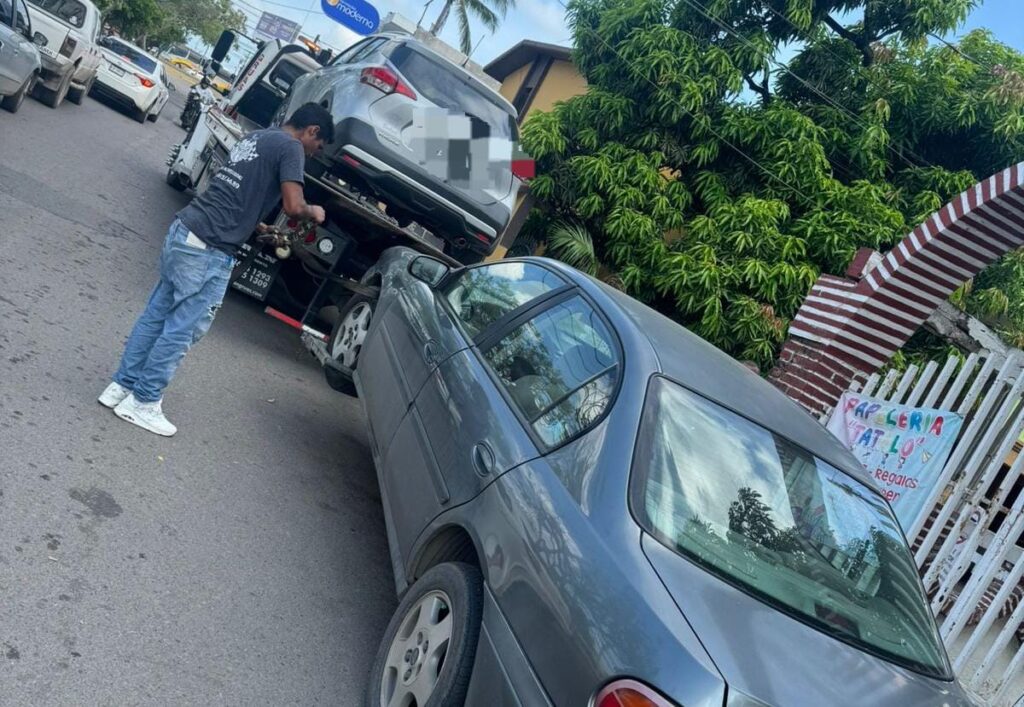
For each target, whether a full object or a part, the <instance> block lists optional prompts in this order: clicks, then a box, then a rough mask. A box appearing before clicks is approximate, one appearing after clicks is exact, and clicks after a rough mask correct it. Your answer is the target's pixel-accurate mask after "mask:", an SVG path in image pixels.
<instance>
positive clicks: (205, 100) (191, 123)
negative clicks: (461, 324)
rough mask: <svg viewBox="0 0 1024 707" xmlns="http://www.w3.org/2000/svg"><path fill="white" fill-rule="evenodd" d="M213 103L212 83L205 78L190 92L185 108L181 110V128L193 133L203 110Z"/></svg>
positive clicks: (179, 120)
mask: <svg viewBox="0 0 1024 707" xmlns="http://www.w3.org/2000/svg"><path fill="white" fill-rule="evenodd" d="M213 103H214V97H213V94H212V92H211V90H210V82H209V81H208V80H207V79H205V78H204V79H203V80H202V81H200V82H199V83H197V84H195V85H194V86H193V87H192V88H190V89H189V91H188V97H187V98H186V99H185V107H184V108H182V109H181V116H180V118H179V119H178V122H180V123H181V127H182V128H184V129H185V130H186V131H187V132H189V133H191V132H192V129H193V128H194V127H195V125H196V123H197V122H199V116H200V115H201V114H202V111H203V108H205V107H209V106H211V105H213Z"/></svg>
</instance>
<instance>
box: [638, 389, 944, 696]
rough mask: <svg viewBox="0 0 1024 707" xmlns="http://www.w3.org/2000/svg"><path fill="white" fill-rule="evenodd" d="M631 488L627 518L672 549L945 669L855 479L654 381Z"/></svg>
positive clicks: (801, 615)
mask: <svg viewBox="0 0 1024 707" xmlns="http://www.w3.org/2000/svg"><path fill="white" fill-rule="evenodd" d="M630 484H631V496H630V499H631V506H632V508H633V512H634V515H635V516H636V518H637V520H638V521H639V522H640V524H641V525H642V526H643V527H644V528H645V530H647V531H648V532H649V533H651V535H653V536H654V537H655V538H657V540H658V541H659V542H661V543H662V544H663V545H665V546H666V547H668V548H669V549H671V550H674V551H675V552H676V553H677V554H679V555H681V556H682V557H684V558H686V559H687V560H689V561H691V562H694V563H696V564H697V565H700V566H701V567H702V568H703V569H705V570H706V571H708V572H710V573H712V574H714V575H717V576H718V577H719V578H721V579H723V580H725V581H726V582H729V583H730V584H732V585H733V586H735V587H736V588H737V589H740V590H741V591H744V592H746V593H747V594H750V595H751V596H753V597H755V598H757V599H759V600H761V601H763V602H765V603H767V604H770V605H772V606H774V607H776V608H777V609H779V610H781V611H784V612H785V613H787V614H789V615H791V616H793V617H794V618H796V619H798V620H800V621H802V622H804V623H806V624H808V625H810V626H812V627H813V628H815V629H817V630H819V631H821V632H822V633H826V634H828V635H830V636H833V637H835V638H836V639H838V640H840V641H843V642H845V643H849V644H850V645H853V646H855V647H857V648H860V649H861V650H863V651H866V652H869V653H872V654H874V655H877V656H879V657H881V658H884V659H886V660H889V661H891V662H893V663H896V664H897V665H902V666H904V667H907V668H910V669H911V670H915V671H917V672H920V673H923V674H926V675H930V676H934V677H938V678H942V679H949V678H950V670H949V664H948V661H947V659H946V653H945V650H944V649H943V647H942V642H941V641H940V639H939V636H938V632H937V631H936V628H935V621H934V619H933V618H932V614H931V610H930V609H929V607H928V603H927V600H926V598H925V595H924V591H923V589H922V587H921V582H920V580H919V579H918V575H917V567H916V566H915V564H914V559H913V557H912V556H911V554H910V549H909V548H908V547H907V543H906V540H904V537H903V532H902V531H901V530H900V527H899V525H898V524H897V522H896V519H895V517H894V516H893V514H892V510H891V509H890V508H889V507H888V506H887V505H886V503H885V501H883V500H882V498H881V497H880V496H879V495H878V494H877V493H876V492H875V491H873V490H871V489H869V488H867V487H866V486H865V485H863V484H861V483H860V482H858V481H857V480H856V479H854V478H852V477H851V476H848V475H847V474H844V473H843V472H841V471H840V470H838V469H836V468H835V467H832V466H830V465H829V464H827V463H825V462H824V461H822V460H820V459H817V458H816V457H814V456H812V455H811V454H809V453H808V452H806V451H804V450H803V449H801V448H800V447H797V446H796V445H794V444H792V443H791V442H789V441H788V440H786V439H783V438H782V437H779V436H778V435H775V434H774V433H772V432H770V431H769V430H767V429H765V428H763V427H761V426H759V425H757V424H755V423H753V422H751V421H750V420H747V419H746V418H744V417H741V416H740V415H737V414H736V413H734V412H731V411H730V410H727V409H725V408H723V407H721V406H719V405H717V404H715V403H713V402H711V401H710V400H707V399H706V398H703V397H701V396H700V395H697V394H696V393H694V392H692V391H690V390H688V389H686V388H684V387H682V386H680V385H678V384H676V383H673V382H672V381H669V380H667V379H665V378H660V377H659V378H655V379H654V381H653V382H652V384H651V388H650V391H649V392H648V404H647V409H646V410H645V412H644V415H643V420H642V422H641V426H640V437H639V441H638V447H637V451H636V456H635V461H634V467H633V474H632V478H631V481H630Z"/></svg>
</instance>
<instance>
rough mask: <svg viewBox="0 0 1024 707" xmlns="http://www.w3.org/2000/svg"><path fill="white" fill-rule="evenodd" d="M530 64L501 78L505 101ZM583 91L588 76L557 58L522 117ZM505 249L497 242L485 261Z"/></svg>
mask: <svg viewBox="0 0 1024 707" xmlns="http://www.w3.org/2000/svg"><path fill="white" fill-rule="evenodd" d="M530 66H531V65H530V64H526V65H525V66H521V67H519V68H518V69H516V70H515V71H514V72H513V73H511V74H509V75H508V77H507V78H506V79H505V80H504V81H503V82H502V84H501V90H500V93H501V95H502V96H504V97H505V98H506V99H507V100H508V101H510V102H511V101H512V100H513V99H514V98H515V96H516V92H517V91H519V87H520V86H521V85H522V84H523V81H525V80H526V74H527V73H528V72H529V70H530ZM586 92H587V80H586V79H584V78H583V76H581V75H580V73H579V71H577V70H576V66H575V65H574V64H573V63H572V62H570V61H556V62H554V63H553V64H552V65H551V68H550V69H548V72H547V74H546V75H545V77H544V81H543V82H541V85H540V86H539V87H538V89H537V93H536V95H534V97H533V102H532V103H531V104H530V107H529V109H528V110H527V111H526V118H525V119H524V120H528V119H529V117H530V116H531V115H532V114H533V113H535V112H536V111H539V110H542V111H548V110H551V109H552V108H554V107H555V103H557V102H558V101H564V100H568V99H569V98H572V97H573V96H579V95H581V94H584V93H586ZM525 196H526V192H525V190H524V191H520V192H519V196H518V197H517V198H516V207H515V209H513V214H515V212H516V211H518V210H519V208H520V207H521V206H522V204H523V200H524V198H525ZM507 252H508V248H507V247H506V246H505V245H504V244H502V245H499V246H498V247H497V248H495V250H494V253H492V254H491V255H490V257H488V258H487V261H488V262H493V261H495V260H501V259H502V258H504V257H505V253H507Z"/></svg>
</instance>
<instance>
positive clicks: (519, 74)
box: [498, 64, 530, 103]
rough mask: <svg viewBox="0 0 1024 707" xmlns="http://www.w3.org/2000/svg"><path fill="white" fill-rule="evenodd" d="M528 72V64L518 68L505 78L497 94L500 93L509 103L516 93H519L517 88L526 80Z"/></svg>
mask: <svg viewBox="0 0 1024 707" xmlns="http://www.w3.org/2000/svg"><path fill="white" fill-rule="evenodd" d="M529 71H530V64H524V65H523V66H520V67H519V68H518V69H516V70H515V71H513V72H512V73H511V74H509V75H508V76H506V77H505V80H504V81H502V82H501V88H500V89H498V93H500V94H501V95H502V97H503V98H504V99H505V100H506V101H508V102H509V103H511V102H512V101H513V100H515V97H516V92H517V91H519V87H520V86H522V85H523V81H525V80H526V74H527V73H529Z"/></svg>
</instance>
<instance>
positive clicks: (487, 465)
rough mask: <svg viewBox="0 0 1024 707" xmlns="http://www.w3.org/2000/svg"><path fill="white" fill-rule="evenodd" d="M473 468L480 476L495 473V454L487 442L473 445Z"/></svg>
mask: <svg viewBox="0 0 1024 707" xmlns="http://www.w3.org/2000/svg"><path fill="white" fill-rule="evenodd" d="M473 468H474V469H476V473H478V474H480V476H490V474H491V472H492V471H494V452H492V451H491V448H490V446H489V445H488V444H487V442H477V443H476V444H475V445H473Z"/></svg>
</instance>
